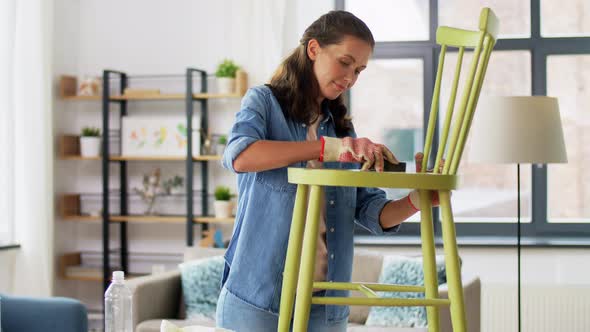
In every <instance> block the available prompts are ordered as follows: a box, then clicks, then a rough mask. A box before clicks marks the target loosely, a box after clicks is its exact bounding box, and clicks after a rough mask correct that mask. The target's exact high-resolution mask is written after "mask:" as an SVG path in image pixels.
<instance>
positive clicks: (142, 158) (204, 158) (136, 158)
mask: <svg viewBox="0 0 590 332" xmlns="http://www.w3.org/2000/svg"><path fill="white" fill-rule="evenodd" d="M59 159H60V160H102V157H100V156H99V157H82V156H80V155H59ZM109 160H110V161H185V160H186V158H185V157H168V156H112V157H110V158H109ZM193 160H194V161H216V160H221V156H218V155H207V156H197V157H194V158H193Z"/></svg>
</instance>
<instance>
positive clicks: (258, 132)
mask: <svg viewBox="0 0 590 332" xmlns="http://www.w3.org/2000/svg"><path fill="white" fill-rule="evenodd" d="M268 107H269V106H268V103H267V102H266V101H265V97H264V95H263V93H261V92H260V91H257V90H255V89H250V90H248V93H246V95H245V96H244V98H243V99H242V105H241V107H240V111H239V112H238V113H237V114H236V121H235V123H234V125H233V126H232V129H231V131H230V134H229V141H228V143H227V146H226V148H225V150H224V152H223V159H222V164H223V167H225V168H227V169H229V170H231V171H233V172H234V173H238V172H237V171H236V170H235V169H234V166H233V164H234V160H236V158H237V157H238V156H239V155H240V153H242V151H244V150H245V149H246V148H247V147H248V146H250V144H252V143H254V142H256V141H258V140H261V139H265V138H266V136H267V135H266V134H267V114H268Z"/></svg>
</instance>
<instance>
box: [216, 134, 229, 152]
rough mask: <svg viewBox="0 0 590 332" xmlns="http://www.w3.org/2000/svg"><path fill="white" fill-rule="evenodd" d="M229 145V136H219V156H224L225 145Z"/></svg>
mask: <svg viewBox="0 0 590 332" xmlns="http://www.w3.org/2000/svg"><path fill="white" fill-rule="evenodd" d="M226 144H227V136H226V135H219V137H218V138H217V155H218V156H221V155H223V150H225V145H226Z"/></svg>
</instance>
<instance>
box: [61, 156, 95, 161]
mask: <svg viewBox="0 0 590 332" xmlns="http://www.w3.org/2000/svg"><path fill="white" fill-rule="evenodd" d="M59 159H60V160H102V157H82V156H76V155H69V156H68V155H61V156H59Z"/></svg>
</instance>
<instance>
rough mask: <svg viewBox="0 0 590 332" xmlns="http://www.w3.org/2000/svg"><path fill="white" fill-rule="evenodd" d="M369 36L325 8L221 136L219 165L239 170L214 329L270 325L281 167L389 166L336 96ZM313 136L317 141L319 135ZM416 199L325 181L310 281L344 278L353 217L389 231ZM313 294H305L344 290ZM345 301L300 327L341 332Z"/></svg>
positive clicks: (357, 69)
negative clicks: (224, 141)
mask: <svg viewBox="0 0 590 332" xmlns="http://www.w3.org/2000/svg"><path fill="white" fill-rule="evenodd" d="M374 45H375V41H374V39H373V36H372V34H371V31H370V30H369V28H368V27H367V26H366V25H365V23H364V22H362V21H361V20H360V19H358V18H357V17H355V16H354V15H353V14H351V13H348V12H345V11H332V12H329V13H328V14H325V15H323V16H321V17H320V18H319V19H318V20H316V21H315V22H314V23H312V24H311V25H310V26H309V27H308V28H307V29H306V30H305V32H304V34H303V37H302V39H301V41H300V44H299V46H298V47H297V48H296V49H295V50H294V51H293V53H292V54H291V55H289V56H288V57H287V58H286V59H285V60H284V61H283V63H282V64H281V65H280V67H279V68H278V70H277V71H276V72H275V74H274V76H273V78H272V80H271V82H270V84H269V85H266V86H258V87H254V88H252V89H250V90H249V91H248V93H247V94H246V96H245V97H244V98H243V100H242V105H241V110H240V111H239V112H238V114H237V115H236V122H235V124H234V125H233V128H232V130H231V134H230V140H229V143H228V145H227V148H226V150H225V153H224V156H223V165H224V167H226V168H228V169H230V170H232V171H234V172H236V173H238V191H239V195H238V196H239V202H238V210H237V215H236V223H235V226H234V231H233V236H232V239H231V241H230V245H229V248H228V250H227V252H226V254H225V260H226V265H225V271H224V273H223V279H222V285H223V287H222V291H221V294H220V297H219V301H218V304H217V313H216V321H217V324H218V326H219V327H223V328H228V329H232V330H236V331H256V332H260V331H276V328H277V324H278V311H279V303H280V292H281V286H282V280H283V278H282V272H283V268H284V264H285V256H286V251H287V242H288V235H289V229H290V225H291V217H292V209H293V205H294V199H295V192H296V186H295V185H293V184H290V183H288V182H287V166H295V167H297V166H299V167H313V168H320V167H323V168H336V169H338V168H343V169H351V168H358V167H359V165H360V164H362V169H363V170H366V169H369V168H370V167H372V166H374V167H375V169H376V170H377V171H382V170H383V163H384V159H387V160H388V161H389V162H392V163H397V162H398V161H397V160H396V159H395V156H394V155H393V154H392V153H391V152H390V151H389V150H388V149H387V148H386V147H385V146H383V145H381V144H375V143H373V142H371V141H370V140H369V139H367V138H356V134H355V132H354V129H353V127H352V124H351V122H350V119H348V118H347V117H346V112H347V111H346V107H345V106H344V104H343V101H342V93H344V92H345V91H346V90H347V89H350V88H351V87H352V86H353V85H354V83H355V82H356V80H357V78H358V76H359V74H360V73H361V72H362V71H363V70H364V69H365V68H366V66H367V62H368V60H369V58H370V56H371V54H372V51H373V47H374ZM318 138H319V139H318ZM417 198H418V195H417V193H416V192H412V193H411V194H410V195H409V196H408V197H406V198H404V199H401V200H397V201H390V200H388V199H386V198H385V193H384V192H383V191H382V190H379V189H367V188H350V187H326V188H325V192H324V193H323V200H324V202H325V204H324V205H323V206H325V207H324V209H323V211H321V213H320V218H321V220H320V231H319V234H320V235H319V238H318V246H317V247H318V250H317V256H316V266H315V275H314V280H316V281H322V280H324V281H325V280H329V281H342V282H347V281H350V276H351V269H352V256H353V230H354V221H355V219H356V220H357V222H358V223H359V224H360V225H361V226H363V227H365V228H366V229H368V230H369V231H371V232H372V233H374V234H393V233H395V232H397V230H398V227H399V224H401V223H402V222H403V221H404V220H405V219H407V218H408V217H410V216H411V215H413V214H414V213H415V212H416V211H417V209H416V207H417V206H419V202H417ZM346 295H347V292H345V291H333V290H328V291H319V292H315V293H314V296H346ZM348 313H349V309H348V307H346V306H325V305H312V308H311V313H310V321H309V331H345V330H346V324H347V319H348Z"/></svg>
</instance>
